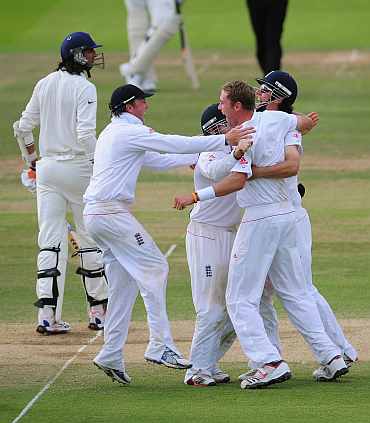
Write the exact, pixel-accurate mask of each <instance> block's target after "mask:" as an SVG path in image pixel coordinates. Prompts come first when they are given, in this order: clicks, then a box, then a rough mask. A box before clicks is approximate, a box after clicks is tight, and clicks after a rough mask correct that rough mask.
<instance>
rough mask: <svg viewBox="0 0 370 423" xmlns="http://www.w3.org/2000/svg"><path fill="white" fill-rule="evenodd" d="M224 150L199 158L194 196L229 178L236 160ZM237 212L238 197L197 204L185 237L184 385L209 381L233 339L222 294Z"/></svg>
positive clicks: (238, 210)
mask: <svg viewBox="0 0 370 423" xmlns="http://www.w3.org/2000/svg"><path fill="white" fill-rule="evenodd" d="M230 152H231V149H230V147H226V146H225V149H224V151H218V152H207V153H202V154H200V156H199V159H198V162H197V165H196V166H195V169H194V187H195V190H196V191H198V190H200V189H202V188H205V187H207V186H209V185H211V184H212V183H214V182H216V181H219V180H221V179H222V178H224V177H225V176H227V175H228V174H229V173H230V171H231V169H232V168H233V167H234V165H235V164H236V163H237V160H236V159H235V158H234V156H233V154H230ZM240 219H241V209H240V207H239V206H238V204H237V203H236V193H232V194H229V195H226V196H224V197H218V198H214V199H212V200H208V201H200V202H198V203H196V204H195V206H194V208H193V210H192V212H191V213H190V223H189V225H188V228H187V232H186V254H187V259H188V265H189V271H190V277H191V289H192V296H193V303H194V308H195V312H196V321H195V329H194V335H193V341H192V345H191V352H190V361H191V363H192V364H193V367H192V368H191V369H188V370H187V372H186V375H185V382H186V381H187V380H188V379H190V378H191V377H192V376H193V375H195V374H197V373H202V374H207V375H209V376H212V374H213V373H214V372H215V369H216V365H217V362H218V360H219V359H220V358H221V357H222V356H223V354H224V353H225V351H227V349H228V348H229V347H230V345H231V344H232V343H233V341H234V339H235V336H236V335H235V331H234V329H233V326H232V323H231V321H230V318H229V316H228V314H227V310H226V303H225V291H226V285H227V273H228V268H229V261H230V253H231V249H232V246H233V243H234V239H235V235H236V230H237V227H238V225H239V223H240Z"/></svg>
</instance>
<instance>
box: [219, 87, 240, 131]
mask: <svg viewBox="0 0 370 423" xmlns="http://www.w3.org/2000/svg"><path fill="white" fill-rule="evenodd" d="M238 103H239V102H236V103H233V102H232V101H231V100H230V98H229V95H228V93H227V92H226V91H225V90H221V93H220V104H219V106H218V108H219V110H221V113H222V114H224V115H225V117H226V120H227V123H228V124H229V126H230V127H231V128H233V127H234V126H236V125H237V124H238V122H237V119H236V115H237V112H238V110H239V107H238Z"/></svg>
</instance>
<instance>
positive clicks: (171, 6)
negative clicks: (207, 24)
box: [119, 0, 181, 93]
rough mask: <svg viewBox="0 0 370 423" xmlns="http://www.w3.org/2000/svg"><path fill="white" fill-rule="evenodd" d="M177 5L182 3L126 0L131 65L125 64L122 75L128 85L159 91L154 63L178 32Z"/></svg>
mask: <svg viewBox="0 0 370 423" xmlns="http://www.w3.org/2000/svg"><path fill="white" fill-rule="evenodd" d="M175 1H181V0H125V4H126V9H127V33H128V42H129V49H130V61H129V62H128V63H122V64H121V65H120V67H119V71H120V73H121V75H122V76H123V77H124V78H125V80H126V83H127V84H133V85H136V86H137V87H140V88H142V89H143V90H144V91H145V92H151V93H154V92H155V91H156V88H157V76H156V73H155V70H154V65H153V62H154V59H155V58H156V57H157V55H158V53H159V52H160V50H161V48H162V47H163V46H164V45H165V44H166V43H167V41H168V40H169V39H170V38H171V37H172V36H173V35H174V34H175V33H176V32H177V31H178V29H179V24H180V16H179V15H178V14H177V13H176V7H175Z"/></svg>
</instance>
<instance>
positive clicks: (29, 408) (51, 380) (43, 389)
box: [12, 331, 103, 423]
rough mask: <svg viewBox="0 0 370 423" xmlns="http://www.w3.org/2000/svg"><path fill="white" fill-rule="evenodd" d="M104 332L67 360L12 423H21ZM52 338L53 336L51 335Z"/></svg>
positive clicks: (100, 332)
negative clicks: (68, 368) (70, 366)
mask: <svg viewBox="0 0 370 423" xmlns="http://www.w3.org/2000/svg"><path fill="white" fill-rule="evenodd" d="M102 332H103V331H99V332H98V334H97V335H95V336H94V337H93V338H90V339H89V341H88V342H87V344H86V345H83V346H82V347H81V348H80V349H79V350H78V351H77V352H76V354H75V355H74V356H73V357H72V358H70V359H69V360H67V361H66V362H65V363H64V365H63V367H62V368H61V369H60V370H59V372H58V373H57V374H56V375H55V376H54V377H53V378H52V379H50V380H49V382H48V383H47V384H46V385H45V386H44V387H43V388H42V389H41V391H39V393H38V394H36V396H34V397H33V399H32V400H31V401H30V402H29V403H28V404H27V405H26V406H25V407H24V409H23V410H22V411H21V412H20V414H19V415H18V416H17V417H16V418H15V419H14V420H13V421H12V423H17V422H19V420H20V419H21V418H22V417H24V416H25V415H26V414H27V413H28V411H29V410H31V408H32V407H33V405H34V404H36V402H37V401H38V400H39V399H40V398H41V396H42V395H43V394H44V393H45V392H46V391H47V390H48V389H49V388H50V386H51V385H52V384H53V383H54V382H55V381H56V380H57V379H58V377H59V376H60V375H61V374H62V373H63V372H64V370H65V369H66V368H67V367H68V366H69V365H70V364H72V362H73V361H74V360H75V359H76V358H77V356H78V355H79V354H80V353H82V351H84V350H85V349H86V348H87V347H88V346H89V345H91V344H93V343H94V342H95V341H96V340H97V339H98V337H99V336H102ZM50 336H52V335H50ZM54 336H58V335H54Z"/></svg>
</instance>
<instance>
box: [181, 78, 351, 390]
mask: <svg viewBox="0 0 370 423" xmlns="http://www.w3.org/2000/svg"><path fill="white" fill-rule="evenodd" d="M254 108H255V96H254V89H253V88H252V87H250V86H248V85H247V84H245V83H244V82H243V81H233V82H230V83H227V84H225V85H224V86H223V88H222V90H221V94H220V109H221V111H222V113H223V114H224V115H225V116H226V119H227V121H228V123H229V125H230V127H233V126H235V125H240V124H244V125H253V126H254V127H255V128H256V135H255V136H254V139H253V145H252V147H251V148H250V150H249V151H248V153H247V157H245V161H244V163H238V164H237V165H236V166H235V167H234V168H233V169H232V174H231V175H229V176H227V177H226V178H225V179H224V180H222V181H220V182H218V183H216V184H215V185H214V186H213V187H212V186H209V187H207V188H203V189H202V190H199V191H197V192H196V193H195V195H194V196H193V197H194V199H193V202H198V201H205V200H209V199H212V198H215V197H216V196H217V197H218V196H223V195H226V194H229V193H230V192H234V191H237V190H240V191H239V192H238V194H237V201H238V204H239V206H240V207H242V208H243V209H245V212H244V215H243V218H242V222H241V225H240V226H239V229H238V232H237V235H236V239H235V242H234V246H233V250H232V253H231V260H230V267H229V278H228V285H227V290H226V304H227V309H228V312H229V315H230V318H231V320H232V323H233V326H234V328H235V330H236V333H237V335H238V338H239V341H240V344H241V346H242V349H243V351H244V353H245V354H246V356H248V357H249V358H250V359H251V360H252V361H253V362H256V363H261V366H260V367H259V368H258V369H256V370H255V372H254V373H253V375H250V376H249V377H248V378H246V379H244V380H243V381H242V382H241V388H242V389H255V388H259V387H265V386H269V385H271V384H275V383H281V382H284V381H286V380H288V379H289V378H290V377H291V371H290V368H289V366H288V364H287V363H286V362H285V361H283V360H282V357H281V355H280V352H279V350H278V349H277V348H276V347H275V346H274V345H273V344H272V343H271V342H270V340H269V339H268V337H267V334H266V330H265V328H264V325H263V321H262V318H261V316H260V313H259V306H260V301H261V296H262V292H263V289H264V286H265V282H266V278H267V276H269V279H270V280H271V283H272V285H273V287H274V289H275V291H276V293H277V295H278V296H279V298H280V299H281V301H282V303H283V305H284V308H285V309H286V311H287V312H288V315H289V317H290V319H291V320H292V322H293V323H294V324H295V326H296V327H297V329H298V330H299V331H300V333H301V334H302V335H303V336H304V338H305V339H306V341H307V342H308V344H309V345H310V346H311V348H312V350H313V351H314V353H315V356H316V358H317V359H318V361H320V363H321V364H322V365H324V366H326V372H327V374H328V379H329V375H330V379H336V378H338V377H340V376H341V375H343V374H345V373H347V372H348V368H347V366H346V364H345V362H344V360H343V358H342V357H341V351H340V349H339V348H338V347H337V346H336V345H335V344H334V343H333V342H332V341H331V340H330V338H329V337H328V336H327V334H326V333H325V331H324V327H323V325H322V322H321V319H320V318H319V316H318V311H317V307H316V304H315V302H314V301H313V300H312V297H311V296H310V295H309V294H308V292H307V286H306V282H305V279H304V273H303V269H302V264H301V261H300V258H299V253H298V249H297V246H296V219H295V211H294V207H293V205H292V204H291V202H290V201H289V197H288V192H287V186H286V181H285V179H284V178H274V179H272V178H258V179H254V180H250V181H248V182H247V183H246V181H247V179H249V178H250V177H251V176H252V169H251V165H252V164H254V165H256V166H268V165H274V164H278V163H280V162H282V161H283V160H284V156H285V157H286V156H287V150H288V148H286V146H285V142H284V139H285V137H286V136H287V134H288V133H289V132H291V131H294V130H296V129H299V130H300V131H307V130H310V129H311V128H312V125H313V123H312V121H311V119H309V118H307V117H304V116H295V115H289V114H286V113H283V112H278V111H266V112H264V113H257V112H256V111H255V109H254ZM299 144H300V143H299V141H298V140H297V141H296V145H299ZM294 148H295V147H294V146H290V148H289V158H290V160H292V161H295V167H296V169H295V173H297V172H298V169H299V152H298V149H297V148H296V149H295V150H294ZM238 186H239V187H238ZM188 204H189V199H188V198H186V197H179V198H176V199H175V206H176V207H177V208H178V209H182V208H183V207H184V206H186V205H188Z"/></svg>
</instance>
